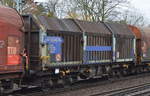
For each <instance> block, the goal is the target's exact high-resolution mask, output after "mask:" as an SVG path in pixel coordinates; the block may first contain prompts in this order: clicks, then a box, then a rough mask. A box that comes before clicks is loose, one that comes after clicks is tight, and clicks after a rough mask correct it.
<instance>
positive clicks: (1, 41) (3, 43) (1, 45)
mask: <svg viewBox="0 0 150 96" xmlns="http://www.w3.org/2000/svg"><path fill="white" fill-rule="evenodd" d="M4 45H5V41H4V40H0V48H3V47H4Z"/></svg>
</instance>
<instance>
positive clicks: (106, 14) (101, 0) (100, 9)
mask: <svg viewBox="0 0 150 96" xmlns="http://www.w3.org/2000/svg"><path fill="white" fill-rule="evenodd" d="M125 3H127V1H126V0H72V4H74V8H72V9H74V10H75V9H76V10H77V11H76V12H75V13H77V14H80V16H82V18H81V19H84V20H89V21H105V20H107V19H110V17H112V16H114V15H116V13H117V14H118V13H119V10H117V9H119V8H121V6H122V5H123V4H125ZM71 12H72V11H71ZM114 13H115V14H114Z"/></svg>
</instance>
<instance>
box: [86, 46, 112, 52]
mask: <svg viewBox="0 0 150 96" xmlns="http://www.w3.org/2000/svg"><path fill="white" fill-rule="evenodd" d="M111 50H112V47H111V46H86V48H85V51H111Z"/></svg>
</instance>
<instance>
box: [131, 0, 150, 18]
mask: <svg viewBox="0 0 150 96" xmlns="http://www.w3.org/2000/svg"><path fill="white" fill-rule="evenodd" d="M131 4H132V5H133V6H134V7H135V8H137V9H139V11H141V12H142V13H143V14H144V15H146V17H147V18H149V19H150V0H132V1H131Z"/></svg>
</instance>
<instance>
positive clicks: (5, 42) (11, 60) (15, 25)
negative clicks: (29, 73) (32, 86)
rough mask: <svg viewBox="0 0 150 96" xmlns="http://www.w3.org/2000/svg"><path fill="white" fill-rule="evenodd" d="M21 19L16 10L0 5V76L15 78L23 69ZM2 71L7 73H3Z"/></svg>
mask: <svg viewBox="0 0 150 96" xmlns="http://www.w3.org/2000/svg"><path fill="white" fill-rule="evenodd" d="M22 26H23V22H22V19H21V17H20V15H19V14H18V13H17V11H16V10H14V9H11V8H6V7H4V6H0V76H1V75H2V74H3V76H1V77H2V78H0V79H3V78H5V76H7V78H8V76H11V77H10V78H15V77H16V76H19V75H18V74H19V73H21V72H22V71H23V65H22V64H21V61H22V60H21V56H20V53H21V50H22V48H21V45H23V44H22V37H23V32H22V31H21V28H22ZM4 73H7V74H5V75H4Z"/></svg>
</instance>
